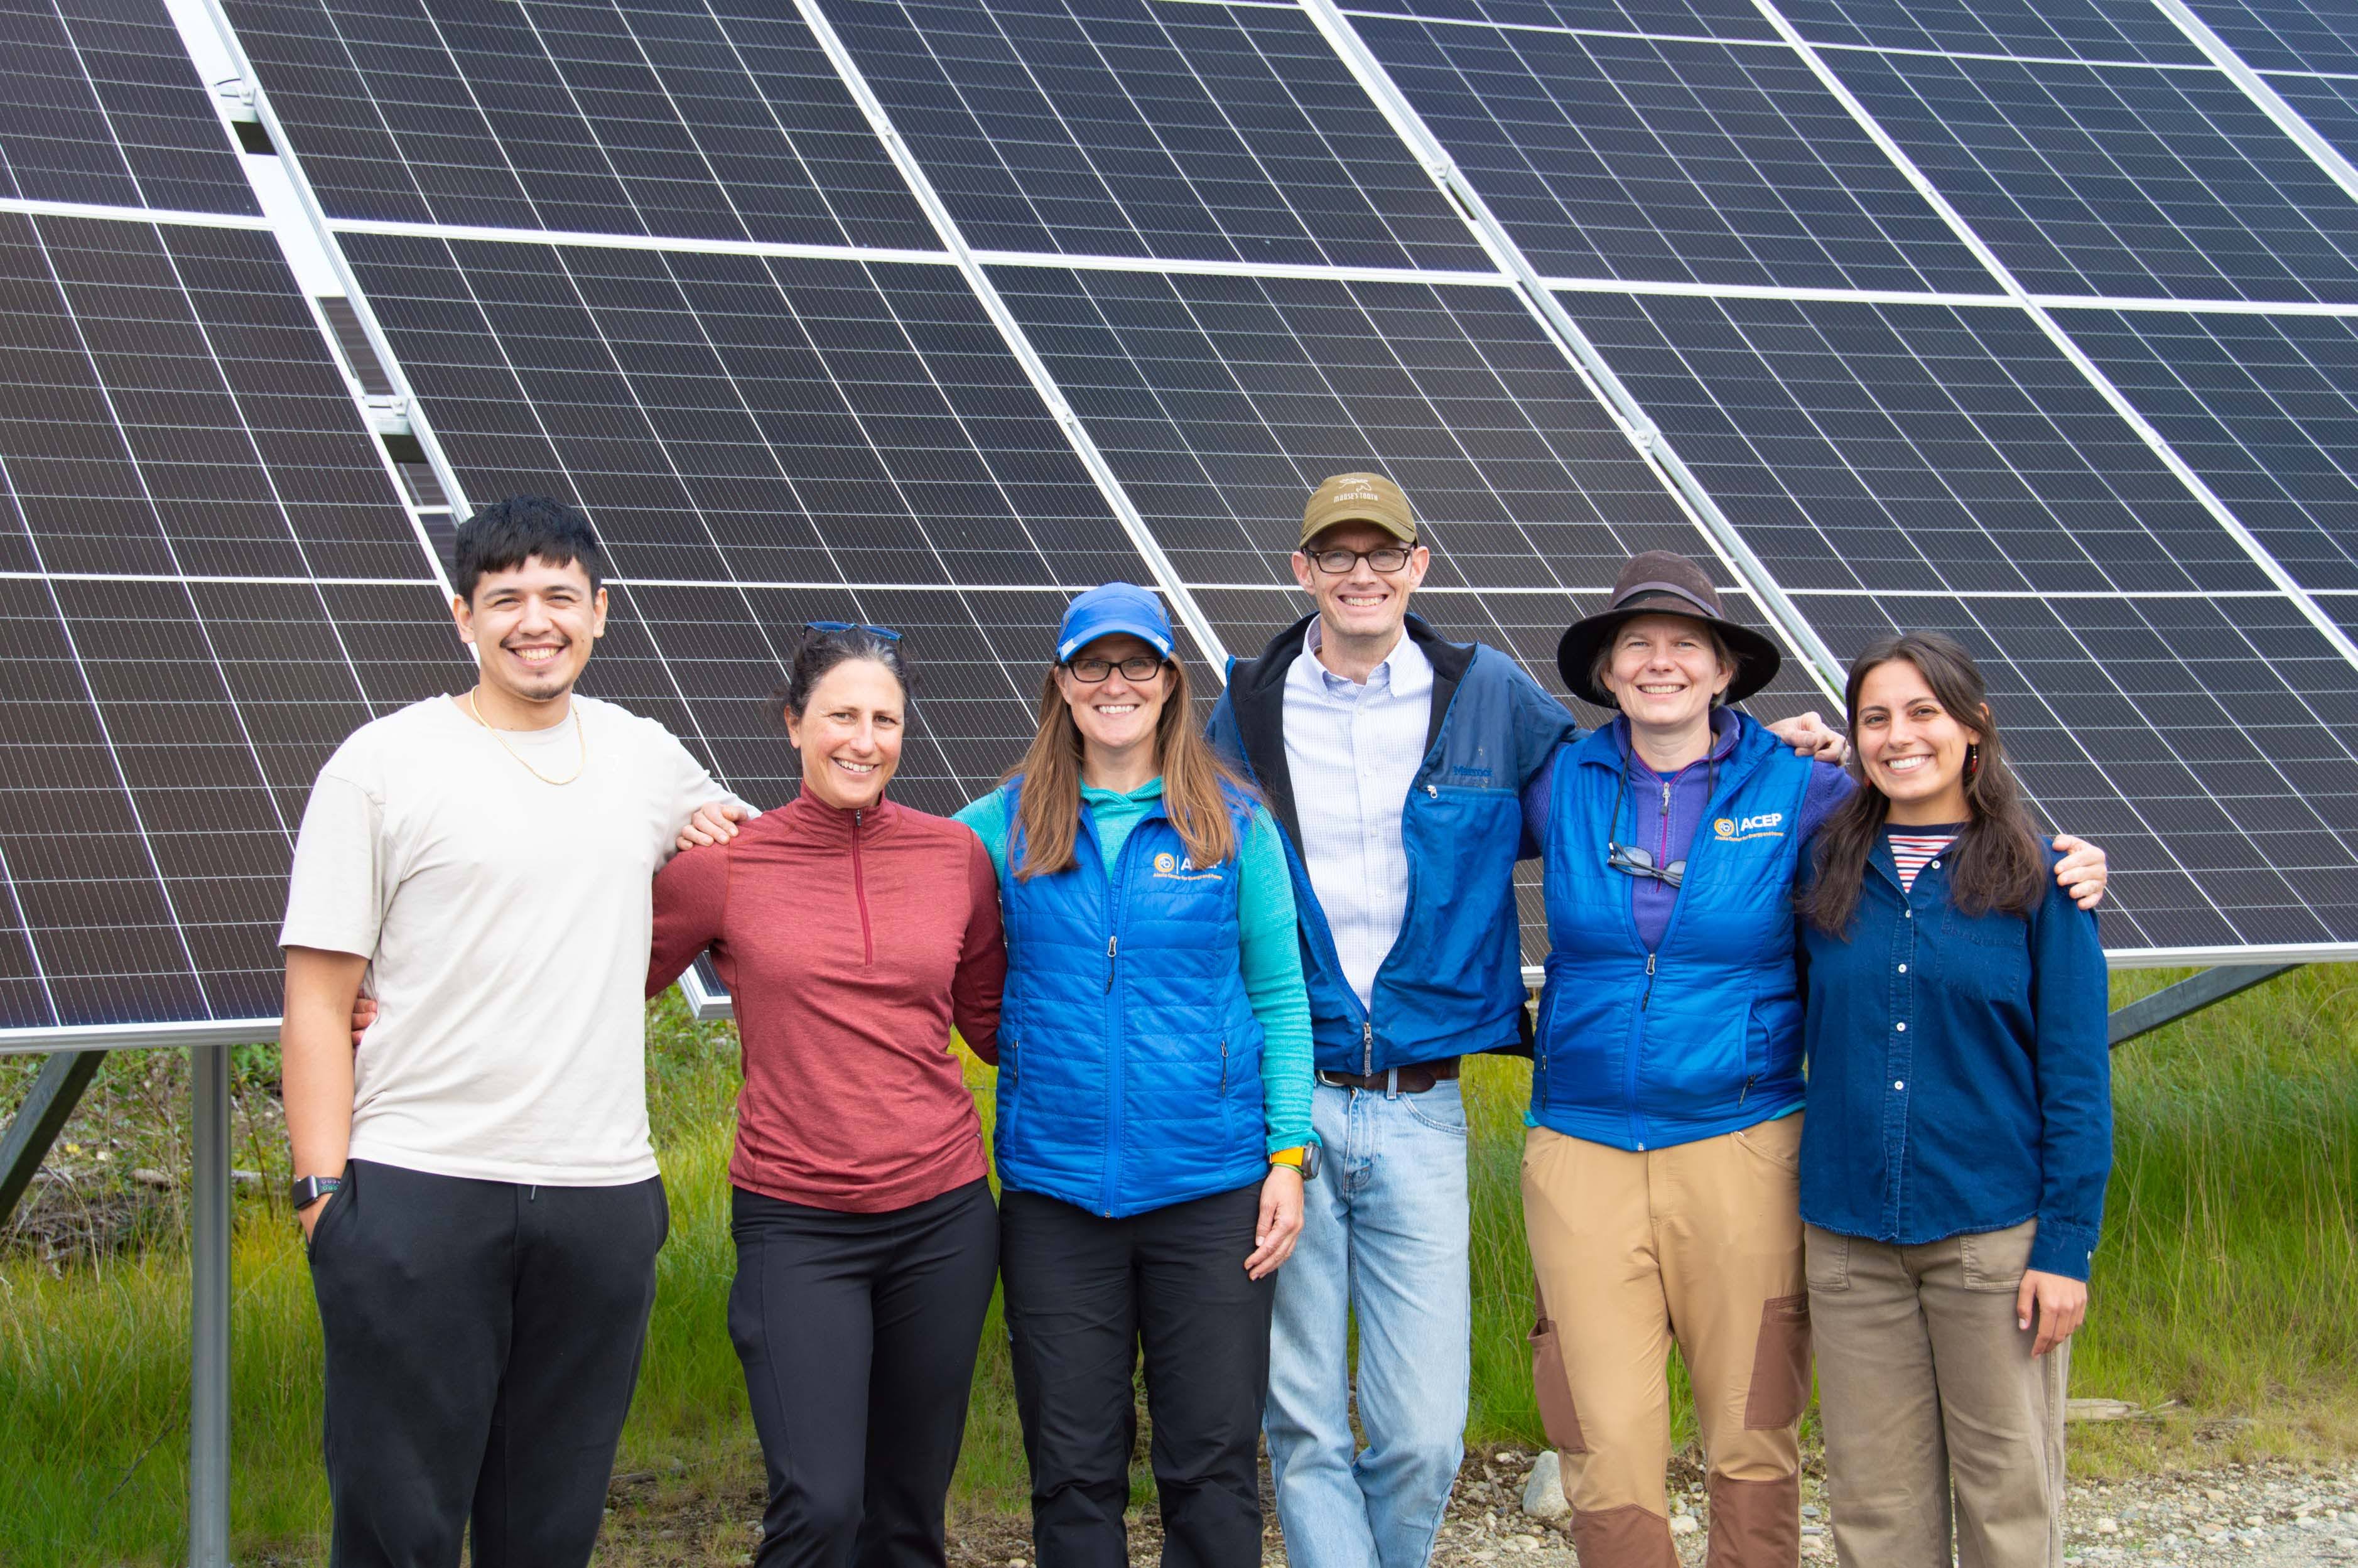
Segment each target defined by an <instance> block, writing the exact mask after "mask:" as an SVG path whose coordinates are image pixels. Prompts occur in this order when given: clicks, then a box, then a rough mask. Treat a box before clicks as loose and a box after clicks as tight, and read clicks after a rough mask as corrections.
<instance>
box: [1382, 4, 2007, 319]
mask: <svg viewBox="0 0 2358 1568" xmlns="http://www.w3.org/2000/svg"><path fill="white" fill-rule="evenodd" d="M1356 25H1357V28H1358V31H1359V34H1360V36H1361V37H1363V38H1366V39H1367V40H1368V44H1369V45H1370V46H1371V47H1372V48H1373V49H1375V51H1376V54H1377V56H1378V57H1379V59H1381V60H1382V61H1383V64H1384V67H1385V69H1386V70H1388V71H1389V72H1390V75H1391V77H1392V79H1393V80H1394V81H1397V82H1398V83H1399V84H1400V86H1401V89H1402V91H1404V92H1406V93H1407V94H1408V96H1409V100H1410V102H1411V103H1413V104H1414V105H1415V106H1416V109H1417V112H1418V114H1420V115H1422V117H1423V119H1424V122H1425V124H1427V125H1429V126H1431V127H1432V129H1433V132H1434V134H1435V135H1438V136H1440V138H1441V139H1442V141H1443V143H1444V145H1445V146H1447V147H1448V148H1449V152H1450V156H1451V157H1454V158H1455V160H1456V162H1457V163H1458V165H1459V166H1460V167H1461V168H1464V169H1465V170H1466V174H1467V175H1468V176H1469V177H1470V178H1472V179H1473V181H1474V183H1475V185H1476V187H1477V188H1478V189H1480V190H1481V192H1482V195H1483V198H1484V200H1486V201H1487V203H1488V204H1489V206H1490V208H1491V210H1492V211H1495V212H1496V213H1497V214H1498V218H1499V220H1500V221H1501V222H1503V223H1505V224H1506V226H1507V228H1508V230H1509V232H1511V233H1512V234H1513V235H1514V237H1515V240H1516V242H1517V243H1519V244H1520V246H1521V247H1522V249H1523V252H1524V254H1526V255H1528V256H1530V257H1531V261H1532V262H1533V263H1534V264H1535V265H1537V266H1538V267H1539V268H1540V269H1541V271H1542V272H1543V273H1547V274H1550V275H1552V276H1562V277H1611V278H1626V279H1633V280H1640V281H1649V280H1650V281H1671V282H1684V283H1712V284H1734V285H1739V286H1752V287H1761V286H1785V287H1852V288H1870V289H1911V290H1929V291H1933V292H1947V291H1957V292H1971V293H1987V292H1989V291H1990V289H1991V288H1992V287H1993V285H1992V283H1991V281H1990V276H1989V273H1988V271H1987V270H1986V269H1985V268H1984V267H1983V265H1981V263H1980V262H1979V261H1977V260H1976V259H1974V254H1973V253H1972V252H1971V251H1969V250H1967V249H1966V248H1965V246H1964V245H1963V243H1961V242H1960V241H1959V240H1958V239H1957V237H1956V235H1954V234H1953V233H1952V232H1950V231H1949V229H1948V227H1947V225H1946V224H1944V223H1943V222H1942V221H1941V218H1940V216H1939V214H1937V213H1936V212H1934V211H1933V210H1932V208H1931V204H1930V203H1928V202H1927V201H1926V200H1924V199H1923V197H1922V196H1920V194H1918V192H1917V191H1916V189H1914V187H1912V186H1910V185H1909V183H1908V180H1907V178H1905V177H1904V176H1903V175H1902V174H1901V173H1900V171H1899V169H1898V167H1897V166H1896V165H1894V164H1893V163H1892V161H1891V159H1890V158H1888V157H1886V156H1885V155H1884V153H1883V151H1882V149H1881V148H1879V147H1877V146H1876V145H1875V143H1874V142H1873V141H1872V140H1871V139H1870V138H1869V137H1868V136H1867V135H1866V133H1865V132H1864V131H1863V130H1861V129H1860V128H1859V126H1858V124H1857V123H1856V122H1855V120H1853V119H1852V118H1851V116H1850V114H1848V112H1847V111H1845V110H1844V108H1843V106H1842V104H1841V103H1839V102H1838V101H1837V100H1836V99H1835V97H1834V95H1833V93H1832V92H1828V91H1827V90H1826V87H1825V86H1824V84H1823V82H1821V81H1819V80H1818V79H1817V78H1816V76H1814V75H1813V74H1812V72H1811V71H1810V70H1809V68H1808V67H1807V65H1805V64H1804V63H1803V62H1802V60H1801V59H1800V58H1799V57H1798V56H1797V55H1796V54H1795V53H1794V52H1793V51H1792V50H1790V49H1786V48H1784V47H1782V46H1781V45H1780V46H1776V47H1768V48H1764V47H1761V46H1759V45H1756V44H1743V45H1729V44H1718V43H1708V42H1697V41H1684V42H1682V41H1672V40H1665V39H1658V38H1621V37H1615V36H1585V37H1584V36H1581V35H1577V34H1573V33H1568V32H1563V31H1558V30H1540V29H1533V28H1522V27H1514V28H1508V27H1465V26H1452V25H1447V24H1442V23H1427V22H1422V21H1414V20H1395V19H1390V18H1375V17H1363V18H1361V19H1360V20H1359V21H1358V22H1357V24H1356Z"/></svg>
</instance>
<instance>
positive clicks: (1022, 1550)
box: [599, 1448, 2358, 1568]
mask: <svg viewBox="0 0 2358 1568" xmlns="http://www.w3.org/2000/svg"><path fill="white" fill-rule="evenodd" d="M1551 1458H1552V1456H1549V1455H1543V1454H1535V1453H1532V1452H1531V1451H1530V1450H1526V1449H1516V1448H1493V1449H1488V1450H1485V1451H1484V1452H1482V1453H1478V1454H1468V1455H1467V1456H1466V1466H1465V1468H1464V1470H1462V1471H1461V1472H1460V1473H1459V1476H1458V1482H1457V1489H1456V1492H1455V1494H1454V1495H1453V1496H1452V1498H1451V1499H1450V1506H1449V1512H1448V1516H1447V1518H1446V1519H1445V1520H1444V1523H1443V1525H1442V1530H1441V1539H1440V1541H1439V1543H1438V1545H1437V1546H1436V1548H1435V1550H1434V1552H1433V1563H1434V1564H1435V1568H1577V1563H1578V1559H1577V1558H1576V1557H1575V1555H1574V1552H1573V1547H1572V1538H1571V1535H1570V1533H1569V1530H1568V1521H1567V1520H1566V1519H1563V1518H1561V1517H1558V1518H1553V1519H1545V1518H1540V1517H1537V1516H1535V1515H1534V1514H1532V1513H1531V1512H1528V1511H1526V1509H1525V1508H1524V1499H1525V1494H1526V1492H1527V1491H1530V1490H1532V1487H1531V1481H1532V1472H1533V1470H1534V1469H1535V1468H1537V1469H1540V1470H1541V1471H1542V1472H1544V1470H1545V1469H1546V1467H1547V1465H1548V1464H1549V1463H1550V1462H1551ZM1812 1468H1814V1466H1812ZM1671 1482H1672V1489H1671V1496H1672V1503H1671V1509H1672V1517H1671V1532H1672V1535H1673V1538H1674V1540H1675V1541H1676V1544H1677V1546H1678V1551H1679V1560H1680V1562H1681V1563H1682V1565H1686V1568H1700V1565H1701V1564H1702V1563H1703V1562H1704V1550H1705V1544H1706V1542H1707V1541H1708V1539H1709V1526H1710V1505H1709V1503H1708V1501H1707V1500H1706V1498H1705V1497H1704V1486H1703V1476H1702V1473H1701V1471H1700V1470H1698V1469H1697V1468H1696V1467H1695V1466H1694V1465H1693V1463H1692V1462H1691V1461H1688V1460H1686V1459H1681V1460H1678V1461H1674V1462H1673V1465H1672V1473H1671ZM1538 1490H1539V1491H1541V1492H1542V1493H1543V1492H1544V1490H1545V1487H1544V1483H1543V1482H1542V1485H1541V1487H1539V1488H1538ZM1262 1495H1263V1497H1264V1498H1267V1496H1268V1485H1267V1477H1266V1475H1264V1476H1263V1484H1262ZM1534 1500H1538V1499H1536V1498H1535V1499H1534ZM760 1510H761V1502H760V1498H759V1497H758V1496H755V1495H750V1494H749V1495H747V1496H746V1497H744V1498H741V1499H733V1498H732V1499H709V1498H708V1499H707V1500H706V1501H705V1502H704V1503H703V1504H702V1505H701V1506H696V1507H690V1508H687V1509H681V1510H680V1511H678V1512H676V1513H675V1512H672V1511H671V1510H669V1509H663V1508H661V1507H658V1508H656V1509H653V1510H643V1509H631V1508H629V1507H628V1506H625V1507H624V1508H622V1509H618V1510H617V1512H616V1514H615V1515H614V1516H613V1517H611V1518H610V1519H609V1521H608V1528H607V1532H606V1539H605V1541H604V1542H603V1544H602V1545H601V1548H600V1554H599V1556H600V1563H609V1564H631V1565H633V1568H635V1565H638V1564H648V1565H653V1564H656V1563H678V1564H688V1563H694V1564H698V1565H699V1568H701V1565H718V1564H723V1563H743V1562H745V1561H747V1560H748V1559H749V1557H750V1556H751V1548H752V1543H753V1541H754V1539H755V1534H754V1530H753V1526H752V1520H753V1519H754V1518H755V1517H757V1516H758V1515H759V1513H760ZM2065 1518H2066V1529H2067V1531H2068V1538H2067V1544H2066V1546H2065V1549H2064V1561H2065V1562H2066V1563H2087V1564H2092V1565H2093V1564H2098V1563H2107V1564H2109V1563H2124V1564H2138V1565H2149V1568H2311V1565H2314V1564H2342V1563H2351V1564H2358V1464H2351V1463H2347V1462H2344V1463H2342V1464H2340V1465H2333V1466H2320V1465H2305V1464H2298V1463H2294V1462H2290V1461H2273V1462H2267V1463H2254V1464H2222V1465H2215V1466H2212V1467H2207V1468H2203V1469H2197V1470H2181V1471H2177V1472H2174V1473H2170V1474H2166V1475H2157V1476H2138V1477H2136V1478H2133V1479H2128V1480H2118V1481H2088V1482H2080V1483H2075V1484H2074V1485H2073V1487H2072V1489H2071V1499H2070V1501H2069V1503H2068V1504H2067V1507H2066V1515H2065ZM1830 1522H1831V1514H1830V1509H1829V1507H1828V1505H1827V1502H1826V1498H1825V1492H1824V1480H1823V1476H1820V1475H1816V1474H1810V1475H1806V1476H1804V1478H1803V1481H1802V1519H1801V1534H1802V1539H1801V1561H1802V1563H1803V1565H1804V1568H1809V1565H1811V1564H1814V1563H1825V1564H1832V1563H1833V1561H1834V1554H1833V1541H1832V1540H1831V1539H1830V1538H1829V1536H1828V1534H1827V1527H1828V1525H1829V1523H1830ZM1161 1548H1162V1540H1161V1532H1160V1530H1158V1529H1157V1528H1156V1526H1155V1522H1154V1519H1153V1518H1152V1511H1151V1509H1150V1510H1135V1509H1134V1510H1132V1513H1131V1516H1130V1562H1131V1563H1133V1564H1136V1565H1138V1568H1152V1565H1153V1564H1154V1563H1156V1562H1157V1558H1158V1555H1159V1553H1160V1551H1161ZM949 1560H950V1563H952V1564H953V1568H1033V1563H1032V1541H1031V1531H1030V1526H1029V1522H1028V1521H1027V1520H1026V1519H1024V1518H1023V1517H1022V1515H1020V1514H998V1513H990V1514H968V1515H966V1516H964V1517H961V1518H955V1519H953V1520H952V1521H951V1527H950V1550H949ZM1262 1562H1263V1563H1264V1564H1266V1565H1270V1568H1276V1565H1282V1563H1284V1562H1285V1546H1284V1541H1282V1538H1281V1537H1280V1535H1279V1533H1278V1530H1277V1523H1276V1520H1275V1519H1274V1518H1273V1517H1272V1518H1267V1519H1265V1520H1264V1530H1263V1532H1262Z"/></svg>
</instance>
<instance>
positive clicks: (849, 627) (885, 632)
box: [803, 621, 901, 643]
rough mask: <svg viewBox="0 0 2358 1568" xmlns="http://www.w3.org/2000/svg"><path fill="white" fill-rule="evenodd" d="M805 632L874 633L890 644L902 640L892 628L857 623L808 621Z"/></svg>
mask: <svg viewBox="0 0 2358 1568" xmlns="http://www.w3.org/2000/svg"><path fill="white" fill-rule="evenodd" d="M803 630H804V631H806V632H818V633H827V634H829V635H832V634H833V633H838V632H873V633H876V635H878V636H879V637H882V638H883V639H884V640H885V641H886V642H888V643H897V642H899V641H900V640H901V633H898V632H895V631H893V630H892V628H891V627H890V626H870V625H866V624H864V623H862V622H857V621H806V622H803Z"/></svg>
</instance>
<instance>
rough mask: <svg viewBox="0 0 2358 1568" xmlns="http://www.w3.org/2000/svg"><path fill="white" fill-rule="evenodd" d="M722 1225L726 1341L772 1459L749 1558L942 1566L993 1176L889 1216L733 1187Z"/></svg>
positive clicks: (986, 1270)
mask: <svg viewBox="0 0 2358 1568" xmlns="http://www.w3.org/2000/svg"><path fill="white" fill-rule="evenodd" d="M731 1228H732V1229H733V1230H734V1232H735V1234H736V1238H737V1280H736V1282H735V1283H734V1284H733V1285H732V1286H730V1292H729V1336H730V1338H731V1339H733V1340H735V1341H736V1342H737V1355H738V1357H740V1358H741V1360H742V1361H743V1362H744V1363H745V1393H746V1396H747V1398H748V1400H750V1402H751V1403H752V1409H753V1430H754V1431H755V1432H757V1433H760V1434H761V1437H762V1458H763V1461H764V1462H765V1463H766V1464H767V1465H768V1466H769V1471H770V1506H769V1508H768V1509H767V1510H766V1511H765V1512H764V1513H763V1518H762V1548H761V1552H759V1554H758V1555H757V1556H756V1557H755V1559H754V1560H755V1562H756V1563H760V1564H761V1565H762V1568H782V1565H784V1564H793V1565H794V1568H851V1565H853V1564H858V1565H859V1568H917V1565H920V1564H931V1565H932V1568H940V1564H941V1563H942V1562H943V1561H944V1556H943V1546H942V1512H943V1509H944V1507H945V1506H946V1502H947V1499H948V1496H949V1489H950V1475H951V1472H952V1471H954V1470H956V1469H957V1456H958V1444H959V1442H960V1440H961V1439H963V1438H964V1437H965V1435H966V1406H967V1395H968V1392H969V1390H972V1388H973V1386H974V1357H975V1351H976V1349H977V1348H978V1346H979V1344H980V1342H981V1339H982V1320H983V1315H984V1314H986V1313H987V1312H989V1311H990V1287H991V1283H992V1281H993V1279H994V1278H995V1277H996V1275H997V1274H998V1272H999V1211H998V1209H997V1208H995V1207H994V1206H992V1205H991V1201H990V1183H989V1182H985V1181H974V1182H969V1183H968V1184H966V1185H965V1186H962V1187H957V1188H955V1189H953V1190H952V1191H949V1192H946V1193H944V1194H942V1195H940V1196H938V1197H932V1198H927V1199H926V1200H925V1202H923V1203H920V1204H912V1205H910V1206H908V1207H907V1208H903V1209H894V1210H892V1211H891V1212H890V1213H886V1214H843V1213H838V1212H837V1211H835V1210H832V1209H823V1208H808V1207H806V1206H803V1205H800V1204H791V1203H781V1202H780V1201H779V1200H778V1199H776V1198H772V1197H764V1196H763V1195H761V1194H759V1193H749V1192H747V1191H745V1190H744V1189H743V1188H742V1187H740V1188H738V1189H737V1192H736V1197H735V1200H734V1217H733V1219H732V1222H731Z"/></svg>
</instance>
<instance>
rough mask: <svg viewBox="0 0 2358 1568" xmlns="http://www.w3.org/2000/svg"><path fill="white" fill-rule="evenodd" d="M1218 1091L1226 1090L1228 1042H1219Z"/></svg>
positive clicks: (1223, 1091)
mask: <svg viewBox="0 0 2358 1568" xmlns="http://www.w3.org/2000/svg"><path fill="white" fill-rule="evenodd" d="M1220 1092H1221V1093H1222V1094H1224V1095H1225V1094H1227V1093H1228V1042H1227V1041H1225V1040H1223V1041H1221V1042H1220Z"/></svg>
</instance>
